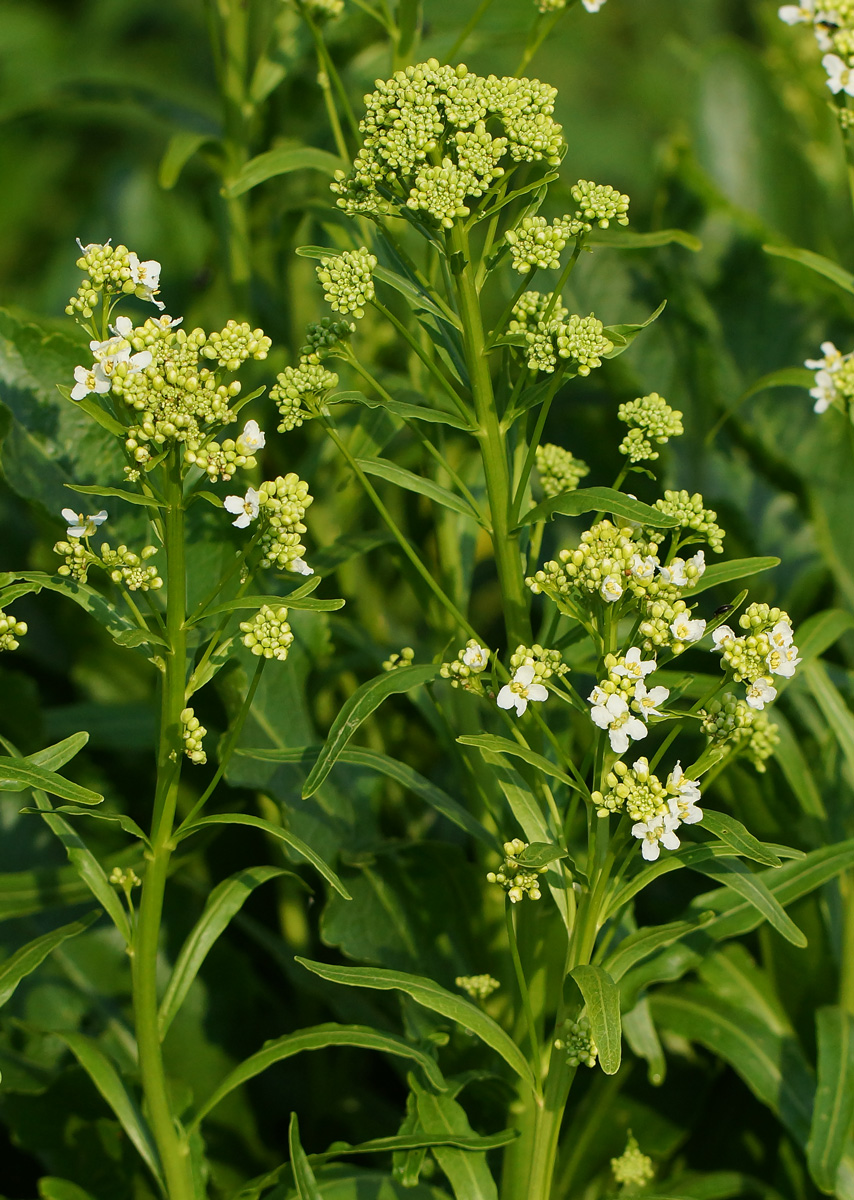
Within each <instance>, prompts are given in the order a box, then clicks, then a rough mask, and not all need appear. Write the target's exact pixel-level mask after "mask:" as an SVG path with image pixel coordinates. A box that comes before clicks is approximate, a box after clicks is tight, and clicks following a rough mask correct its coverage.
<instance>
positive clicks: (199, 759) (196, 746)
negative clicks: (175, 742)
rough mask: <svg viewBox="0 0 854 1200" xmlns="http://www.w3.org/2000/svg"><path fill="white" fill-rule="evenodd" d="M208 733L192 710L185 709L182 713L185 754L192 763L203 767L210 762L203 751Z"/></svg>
mask: <svg viewBox="0 0 854 1200" xmlns="http://www.w3.org/2000/svg"><path fill="white" fill-rule="evenodd" d="M206 733H207V730H206V729H205V727H204V725H202V723H201V721H200V720H199V718H198V717H197V716H196V714H195V713H194V712H193V710H192V709H191V708H185V709H184V710H183V711H182V713H181V737H182V738H183V740H184V753H185V754H186V756H187V758H189V760H190V762H192V763H196V764H197V765H198V766H201V765H202V764H203V763H206V762H207V761H208V756H207V754H205V751H204V750H203V749H202V738H203V737H204V736H205V734H206Z"/></svg>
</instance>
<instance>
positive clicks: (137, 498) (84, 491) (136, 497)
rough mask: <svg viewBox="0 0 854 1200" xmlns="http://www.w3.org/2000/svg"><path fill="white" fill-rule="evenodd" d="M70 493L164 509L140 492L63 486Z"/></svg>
mask: <svg viewBox="0 0 854 1200" xmlns="http://www.w3.org/2000/svg"><path fill="white" fill-rule="evenodd" d="M65 486H66V487H67V488H69V489H70V490H71V491H72V492H80V494H81V495H83V496H112V497H113V498H114V499H116V500H125V501H126V502H127V503H128V504H141V505H142V506H143V508H165V507H166V505H165V504H163V503H161V501H160V500H155V499H154V497H153V496H144V495H143V494H142V493H141V492H126V491H124V489H122V488H114V487H81V486H80V485H79V484H76V483H66V485H65Z"/></svg>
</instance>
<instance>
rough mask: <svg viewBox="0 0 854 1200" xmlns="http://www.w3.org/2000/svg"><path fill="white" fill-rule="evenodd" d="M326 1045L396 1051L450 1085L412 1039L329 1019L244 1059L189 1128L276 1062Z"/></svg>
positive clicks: (441, 1088) (434, 1081)
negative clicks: (338, 1023)
mask: <svg viewBox="0 0 854 1200" xmlns="http://www.w3.org/2000/svg"><path fill="white" fill-rule="evenodd" d="M327 1046H356V1047H359V1048H361V1049H363V1050H378V1051H379V1052H380V1053H381V1054H394V1055H396V1056H397V1057H399V1058H407V1059H410V1060H411V1061H412V1062H414V1063H417V1064H418V1066H419V1067H421V1069H422V1070H423V1072H424V1074H425V1076H426V1077H427V1079H429V1080H430V1082H431V1083H432V1084H433V1086H434V1087H436V1088H438V1089H439V1091H444V1090H445V1088H446V1087H447V1084H446V1083H445V1081H444V1079H443V1077H442V1073H441V1071H440V1070H439V1068H438V1066H437V1065H436V1060H435V1059H433V1058H431V1057H430V1055H429V1054H425V1052H424V1051H423V1050H419V1049H418V1047H417V1046H413V1045H412V1043H411V1042H407V1041H404V1039H403V1038H401V1037H397V1035H396V1034H393V1033H380V1032H379V1031H378V1030H376V1029H370V1028H368V1027H367V1026H364V1025H336V1024H334V1023H331V1022H330V1023H329V1024H325V1025H313V1026H312V1027H311V1028H310V1029H298V1030H297V1031H296V1032H295V1033H287V1034H285V1036H284V1037H280V1038H276V1039H275V1041H270V1042H265V1044H264V1046H263V1047H262V1049H260V1050H259V1051H258V1052H257V1053H256V1054H253V1055H251V1057H250V1058H247V1059H245V1060H244V1062H242V1063H241V1064H240V1066H239V1067H235V1069H234V1070H233V1071H232V1072H231V1073H230V1074H228V1075H227V1076H226V1077H225V1079H224V1080H223V1081H222V1083H221V1084H220V1085H219V1087H218V1088H217V1089H216V1091H215V1092H214V1093H213V1094H212V1095H211V1096H209V1097H208V1099H207V1100H206V1101H205V1102H204V1104H202V1105H201V1107H200V1108H199V1110H198V1112H197V1113H196V1114H195V1115H194V1116H193V1119H192V1120H191V1122H190V1124H189V1126H188V1128H189V1129H195V1128H196V1126H197V1125H199V1123H200V1122H201V1121H203V1120H204V1119H205V1117H206V1116H207V1115H208V1113H210V1112H212V1111H213V1109H214V1108H216V1106H217V1105H218V1104H219V1102H220V1101H221V1100H223V1099H224V1098H225V1097H226V1096H227V1095H229V1093H230V1092H233V1091H234V1089H235V1088H238V1087H242V1085H243V1084H244V1083H246V1082H247V1081H248V1080H250V1079H254V1078H255V1076H256V1075H260V1074H261V1072H262V1071H266V1070H267V1068H268V1067H271V1066H273V1064H274V1063H278V1062H283V1061H284V1060H285V1059H286V1058H292V1057H293V1056H294V1055H295V1054H301V1053H302V1052H303V1051H305V1050H324V1049H326V1047H327Z"/></svg>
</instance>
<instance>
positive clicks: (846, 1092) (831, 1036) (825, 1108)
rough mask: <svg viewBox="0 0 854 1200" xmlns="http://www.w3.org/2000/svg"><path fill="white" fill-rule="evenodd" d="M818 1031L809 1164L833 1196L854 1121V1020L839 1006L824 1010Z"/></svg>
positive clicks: (818, 1014) (822, 1186)
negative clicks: (816, 1073)
mask: <svg viewBox="0 0 854 1200" xmlns="http://www.w3.org/2000/svg"><path fill="white" fill-rule="evenodd" d="M816 1031H817V1034H818V1084H817V1087H816V1092H815V1103H814V1105H813V1112H812V1124H811V1125H810V1135H809V1141H808V1142H807V1162H808V1164H809V1169H810V1174H811V1175H812V1177H813V1179H814V1180H815V1182H816V1184H817V1185H818V1186H819V1187H820V1188H821V1190H822V1191H823V1192H827V1194H828V1195H831V1196H832V1195H833V1194H834V1191H835V1187H836V1173H837V1171H838V1169H839V1163H840V1161H841V1160H842V1155H843V1153H844V1152H845V1145H846V1142H847V1141H848V1138H849V1135H850V1133H851V1124H852V1121H854V1017H852V1016H851V1014H850V1013H848V1012H846V1011H845V1010H844V1009H843V1008H838V1007H836V1006H835V1005H834V1006H831V1007H827V1008H820V1009H819V1010H818V1012H817V1013H816Z"/></svg>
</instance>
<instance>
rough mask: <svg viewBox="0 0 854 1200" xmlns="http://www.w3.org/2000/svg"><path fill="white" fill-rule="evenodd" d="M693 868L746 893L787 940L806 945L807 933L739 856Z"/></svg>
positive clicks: (758, 909) (741, 894)
mask: <svg viewBox="0 0 854 1200" xmlns="http://www.w3.org/2000/svg"><path fill="white" fill-rule="evenodd" d="M691 869H692V870H693V871H697V872H699V873H700V874H701V875H707V876H708V877H709V878H710V879H716V880H717V881H718V882H719V883H722V884H723V885H724V887H728V888H731V889H732V890H733V891H734V892H737V893H738V894H739V896H743V897H744V899H745V900H747V901H748V903H749V904H752V905H753V907H754V908H755V909H756V910H757V911H758V912H760V913H761V914H762V916H763V917H764V918H765V920H766V921H768V922H769V924H770V925H773V927H774V928H775V929H776V930H777V932H778V933H779V934H780V935H781V936H782V937H784V938H785V939H786V941H787V942H791V943H792V945H793V946H801V947H803V946H806V944H807V939H806V935H805V934H804V933H803V932H802V931H801V930H800V929H798V927H797V925H796V924H795V922H794V921H793V920H792V918H791V917H790V916H788V915H787V913H786V911H785V910H784V908H783V906H782V905H781V904H780V902H779V900H777V899H776V898H775V896H774V895H773V893H772V892H771V891H770V890H769V888H768V887H767V885H766V884H765V883H764V881H763V879H762V876H761V875H754V874H753V873H752V871H750V869H749V868H748V867H746V866H745V865H744V863H742V862H739V861H738V859H726V860H723V861H720V862H702V863H700V862H698V863H694V864H692V866H691Z"/></svg>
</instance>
